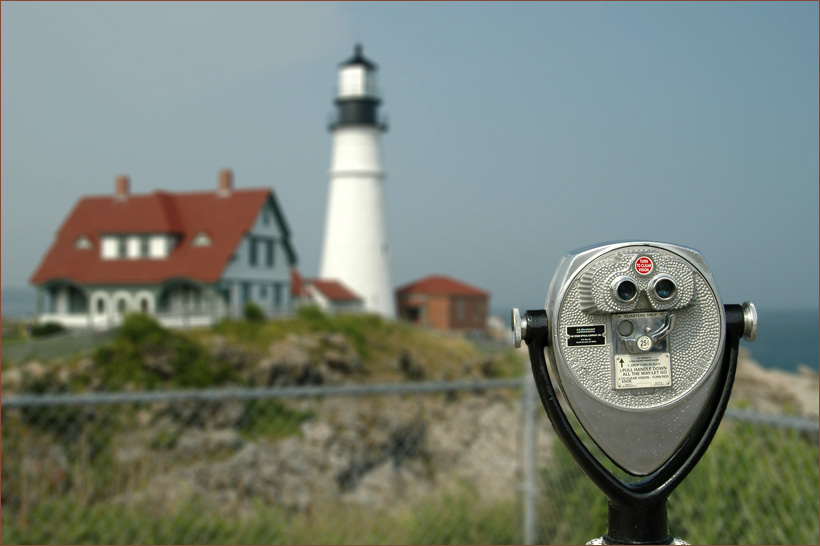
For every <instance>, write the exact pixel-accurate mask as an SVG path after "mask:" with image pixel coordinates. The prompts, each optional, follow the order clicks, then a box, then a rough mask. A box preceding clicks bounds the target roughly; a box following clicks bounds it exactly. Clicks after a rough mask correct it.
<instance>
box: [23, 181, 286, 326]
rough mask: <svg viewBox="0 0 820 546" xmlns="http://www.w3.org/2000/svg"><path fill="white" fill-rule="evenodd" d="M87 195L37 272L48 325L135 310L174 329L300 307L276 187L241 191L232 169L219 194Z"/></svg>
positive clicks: (108, 319) (125, 187) (104, 320)
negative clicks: (250, 311)
mask: <svg viewBox="0 0 820 546" xmlns="http://www.w3.org/2000/svg"><path fill="white" fill-rule="evenodd" d="M129 183H130V182H129V179H128V177H126V176H120V177H118V178H117V180H116V185H115V192H114V194H113V195H104V196H91V197H83V198H82V199H80V201H79V202H78V203H77V204H76V206H75V207H74V209H73V210H72V211H71V213H70V214H69V215H68V218H66V220H65V221H64V222H63V225H62V226H61V227H60V229H59V231H58V232H57V236H56V239H55V241H54V243H53V244H52V246H51V248H50V249H49V250H48V252H47V253H46V255H45V257H44V258H43V261H42V263H41V264H40V266H39V267H38V268H37V270H36V271H35V272H34V274H33V275H32V277H31V279H30V282H31V283H32V284H33V285H35V286H36V287H37V315H38V320H39V321H40V322H48V321H53V322H59V323H61V324H63V325H64V326H66V327H70V328H85V327H92V326H93V327H106V326H113V325H116V324H118V323H119V322H120V321H121V319H122V316H123V315H124V314H125V313H127V312H141V313H146V314H150V315H154V316H156V317H157V318H158V319H159V320H160V322H161V323H163V324H165V325H166V326H194V325H203V326H204V325H207V324H211V323H213V322H214V321H215V320H218V319H219V318H221V317H224V316H227V315H234V316H235V315H239V314H241V313H242V309H243V308H244V306H245V304H246V303H247V302H254V303H256V304H257V305H259V306H260V307H262V309H264V310H265V311H266V312H267V313H268V314H269V315H273V314H278V313H287V312H289V311H290V309H291V304H292V301H291V299H292V298H291V286H290V283H291V277H290V271H291V268H292V267H294V266H295V265H296V259H297V258H296V252H295V250H294V248H293V245H292V243H291V233H290V228H289V227H288V223H287V221H286V219H285V215H284V214H283V212H282V209H281V207H280V205H279V203H278V201H277V199H276V196H275V194H274V193H273V191H272V190H271V189H269V188H256V189H235V188H234V185H233V174H232V172H231V171H230V170H227V169H226V170H223V171H221V172H220V173H219V180H218V184H217V187H216V188H215V189H214V190H213V191H203V192H196V193H169V192H164V191H155V192H153V193H151V194H147V195H132V194H131V193H130V191H129Z"/></svg>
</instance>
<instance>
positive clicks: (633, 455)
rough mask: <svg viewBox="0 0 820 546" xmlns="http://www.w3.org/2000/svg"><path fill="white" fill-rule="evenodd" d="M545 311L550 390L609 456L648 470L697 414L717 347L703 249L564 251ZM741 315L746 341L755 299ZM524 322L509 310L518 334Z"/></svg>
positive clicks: (718, 356)
mask: <svg viewBox="0 0 820 546" xmlns="http://www.w3.org/2000/svg"><path fill="white" fill-rule="evenodd" d="M544 311H545V314H546V325H545V326H544V327H545V332H542V334H544V336H545V342H544V345H545V352H546V357H547V359H546V362H547V367H548V372H549V376H550V377H551V379H552V382H553V384H554V385H555V387H556V390H558V391H559V392H560V393H562V394H563V399H564V401H565V402H566V404H567V405H568V406H569V409H570V410H571V411H572V413H573V414H574V415H575V416H576V418H577V419H578V421H579V423H580V424H581V426H582V427H583V428H584V429H585V430H586V431H587V433H588V434H589V435H590V437H591V438H592V439H593V440H594V441H595V443H596V444H597V445H598V446H599V447H600V448H601V449H602V450H603V451H604V453H606V455H607V456H608V457H609V458H610V459H611V460H612V461H613V462H615V464H617V465H618V466H619V467H621V468H622V469H623V470H625V471H627V472H628V473H630V474H633V475H636V476H645V475H648V474H651V473H652V472H654V471H655V470H656V469H658V468H659V467H660V466H661V465H662V464H663V463H664V462H665V461H667V460H668V459H669V458H670V457H671V456H672V455H673V454H674V453H675V451H676V450H677V449H678V447H679V446H680V445H681V443H682V442H683V441H684V439H685V438H686V436H687V434H689V431H690V430H691V429H692V428H693V427H694V425H695V423H696V422H697V421H698V420H699V419H700V417H701V413H702V410H703V408H704V407H705V406H706V404H707V401H708V399H709V397H710V395H711V394H712V392H713V390H714V388H715V380H716V377H717V373H716V370H717V369H718V368H719V367H720V363H721V361H722V359H723V355H724V350H725V346H726V332H727V328H726V313H725V310H724V306H723V304H722V303H721V301H720V297H719V295H718V290H717V287H716V285H715V282H714V279H713V278H712V274H711V272H710V271H709V268H708V266H707V265H706V262H705V261H704V259H703V257H702V256H701V255H700V253H699V252H698V251H696V250H693V249H691V248H686V247H682V246H678V245H673V244H668V243H657V242H645V241H633V242H614V243H606V244H603V245H598V246H593V247H587V248H583V249H579V250H576V251H572V252H570V253H568V254H567V255H565V256H564V257H563V259H562V260H561V262H560V264H559V266H558V270H557V271H556V273H555V276H554V278H553V279H552V283H551V284H550V287H549V290H548V293H547V299H546V304H545V307H544ZM744 315H747V318H748V320H747V325H746V331H745V335H746V338H747V339H750V340H751V339H753V337H754V335H755V332H756V324H757V322H756V314H755V311H754V306H752V305H751V304H745V307H744ZM516 321H517V323H518V329H517V330H516ZM527 327H528V321H527V320H524V321H522V320H521V317H520V315H517V310H513V330H514V331H515V332H516V341H519V340H520V338H521V336H522V335H523V336H524V337H525V338H526V335H527V332H526V330H527ZM530 327H532V326H531V325H530Z"/></svg>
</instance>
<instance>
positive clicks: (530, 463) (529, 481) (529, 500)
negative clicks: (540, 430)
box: [521, 362, 538, 545]
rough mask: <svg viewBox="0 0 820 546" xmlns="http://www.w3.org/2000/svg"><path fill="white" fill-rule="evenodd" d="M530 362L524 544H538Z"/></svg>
mask: <svg viewBox="0 0 820 546" xmlns="http://www.w3.org/2000/svg"><path fill="white" fill-rule="evenodd" d="M528 364H529V363H528V362H525V366H524V367H525V372H526V373H525V374H524V377H523V388H522V389H521V413H522V419H523V420H524V423H523V430H524V439H523V440H524V441H523V444H522V454H521V455H522V466H523V467H524V483H523V484H522V486H521V489H522V490H523V493H524V502H523V505H524V544H528V545H529V544H536V542H535V541H536V533H537V529H536V519H535V502H536V496H537V494H538V487H537V485H536V472H535V450H536V446H537V445H538V442H537V441H536V433H537V428H536V427H535V410H536V405H535V382H534V381H533V379H532V376H531V375H529V373H528V372H529V366H528Z"/></svg>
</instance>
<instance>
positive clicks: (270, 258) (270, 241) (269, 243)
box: [265, 239, 273, 267]
mask: <svg viewBox="0 0 820 546" xmlns="http://www.w3.org/2000/svg"><path fill="white" fill-rule="evenodd" d="M265 250H266V251H267V255H266V258H267V264H268V267H273V239H268V240H267V241H265Z"/></svg>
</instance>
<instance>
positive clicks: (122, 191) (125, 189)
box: [114, 174, 131, 201]
mask: <svg viewBox="0 0 820 546" xmlns="http://www.w3.org/2000/svg"><path fill="white" fill-rule="evenodd" d="M130 190H131V181H130V180H129V179H128V175H126V174H121V175H119V176H118V177H117V180H116V182H115V183H114V197H116V199H117V201H125V200H127V199H128V194H129V193H130Z"/></svg>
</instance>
